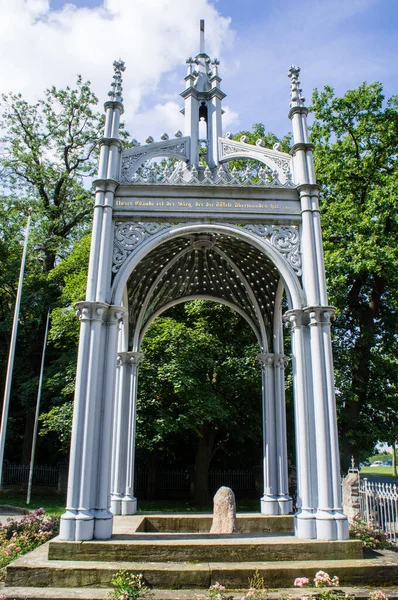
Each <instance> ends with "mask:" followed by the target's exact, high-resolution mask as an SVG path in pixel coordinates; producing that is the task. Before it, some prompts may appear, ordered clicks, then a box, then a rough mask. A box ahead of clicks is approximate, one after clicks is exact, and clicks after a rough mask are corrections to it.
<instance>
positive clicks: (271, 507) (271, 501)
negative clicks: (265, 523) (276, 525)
mask: <svg viewBox="0 0 398 600" xmlns="http://www.w3.org/2000/svg"><path fill="white" fill-rule="evenodd" d="M261 514H262V515H279V514H280V509H279V504H278V498H277V497H276V496H263V497H262V498H261Z"/></svg>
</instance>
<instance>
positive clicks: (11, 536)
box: [0, 508, 59, 577]
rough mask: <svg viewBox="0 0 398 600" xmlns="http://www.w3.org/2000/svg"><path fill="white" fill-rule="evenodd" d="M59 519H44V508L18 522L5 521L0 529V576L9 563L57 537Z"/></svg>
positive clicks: (12, 520)
mask: <svg viewBox="0 0 398 600" xmlns="http://www.w3.org/2000/svg"><path fill="white" fill-rule="evenodd" d="M58 531H59V519H57V518H55V517H46V511H45V510H44V508H39V509H38V510H36V511H35V512H33V513H32V514H30V515H28V516H26V517H23V518H22V519H21V520H20V521H16V520H15V519H12V518H10V519H7V524H6V525H4V526H2V527H0V574H1V576H3V577H4V567H6V566H7V565H8V564H9V563H10V562H11V561H13V560H14V559H16V558H18V557H19V556H21V555H22V554H26V552H30V550H33V549H34V548H37V546H40V545H41V544H44V542H47V541H48V540H50V539H51V538H53V537H54V536H56V535H58Z"/></svg>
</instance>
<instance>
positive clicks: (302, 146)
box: [289, 142, 315, 156]
mask: <svg viewBox="0 0 398 600" xmlns="http://www.w3.org/2000/svg"><path fill="white" fill-rule="evenodd" d="M297 150H304V151H307V150H310V151H311V152H313V151H314V150H315V146H314V144H311V143H310V142H297V143H296V144H293V146H292V147H291V149H290V152H289V154H291V155H292V156H294V155H295V154H296V152H297Z"/></svg>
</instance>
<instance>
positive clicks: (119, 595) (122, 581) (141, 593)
mask: <svg viewBox="0 0 398 600" xmlns="http://www.w3.org/2000/svg"><path fill="white" fill-rule="evenodd" d="M111 585H112V587H114V590H113V592H111V594H110V595H109V598H110V599H111V600H138V598H147V597H148V596H150V595H151V594H150V591H149V588H148V586H147V585H145V582H144V578H143V576H142V575H141V574H140V575H135V574H134V573H131V572H130V571H125V570H124V569H122V570H121V571H118V572H117V573H115V575H114V576H113V577H112V579H111Z"/></svg>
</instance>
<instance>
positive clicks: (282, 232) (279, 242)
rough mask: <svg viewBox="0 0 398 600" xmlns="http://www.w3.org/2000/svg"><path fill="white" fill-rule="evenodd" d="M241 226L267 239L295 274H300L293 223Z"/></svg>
mask: <svg viewBox="0 0 398 600" xmlns="http://www.w3.org/2000/svg"><path fill="white" fill-rule="evenodd" d="M243 228H244V229H246V230H247V231H250V232H251V233H254V235H257V236H258V237H261V238H262V239H266V240H268V241H269V243H270V244H271V245H272V246H273V247H274V248H275V249H276V250H277V251H278V252H279V254H281V255H282V256H283V258H284V259H285V260H286V262H287V263H288V264H289V265H290V266H291V267H292V269H294V271H295V272H296V273H297V275H301V274H302V270H301V266H302V265H301V254H300V235H299V230H298V227H296V226H294V225H260V224H251V223H250V224H248V225H244V226H243Z"/></svg>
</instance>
